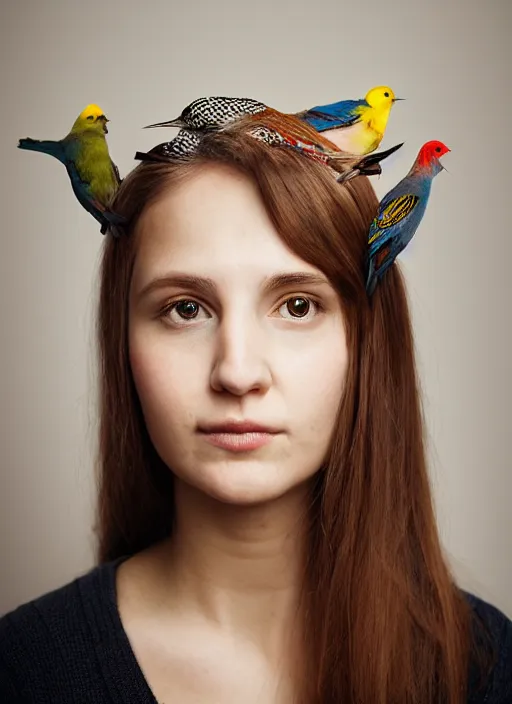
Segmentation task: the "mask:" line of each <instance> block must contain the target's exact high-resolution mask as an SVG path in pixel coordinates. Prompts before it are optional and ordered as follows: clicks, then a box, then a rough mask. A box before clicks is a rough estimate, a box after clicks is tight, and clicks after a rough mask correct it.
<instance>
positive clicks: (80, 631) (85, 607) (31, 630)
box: [0, 560, 120, 702]
mask: <svg viewBox="0 0 512 704" xmlns="http://www.w3.org/2000/svg"><path fill="white" fill-rule="evenodd" d="M119 561H120V560H116V561H113V562H109V563H105V564H103V565H100V566H96V567H93V568H91V569H89V570H88V571H87V572H85V573H84V574H82V575H81V576H79V577H77V578H76V579H74V580H72V581H70V582H69V583H67V584H65V585H63V586H61V587H59V588H57V589H54V590H52V591H49V592H47V593H45V594H43V595H42V596H39V597H37V598H35V599H32V600H31V601H28V602H26V603H23V604H21V605H20V606H18V607H17V608H15V609H14V610H12V611H10V612H9V613H7V614H5V615H3V616H2V617H1V618H0V700H1V701H13V702H14V701H21V692H23V691H26V693H27V695H28V694H29V691H30V690H29V689H28V688H29V687H30V684H29V683H31V684H33V683H36V682H37V683H38V685H39V686H41V689H44V688H45V687H46V686H48V688H53V686H54V687H55V688H56V689H58V688H59V687H61V688H63V689H66V687H67V686H73V681H74V682H76V681H77V680H76V678H81V677H82V676H83V677H84V678H85V680H86V681H91V679H93V678H94V677H95V675H96V674H98V679H100V676H101V673H95V671H94V666H93V663H98V654H99V653H98V648H99V649H100V650H101V649H102V648H103V647H104V644H105V643H106V642H107V641H108V640H110V641H112V638H115V637H116V632H117V631H118V627H117V623H116V604H115V568H116V565H117V563H118V562H119ZM97 669H98V668H96V670H97ZM50 678H51V681H50ZM61 691H62V690H61ZM6 694H8V695H9V697H10V698H7V699H5V695H6ZM55 701H61V699H59V698H56V699H55Z"/></svg>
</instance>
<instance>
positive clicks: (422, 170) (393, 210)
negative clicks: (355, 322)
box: [366, 140, 450, 296]
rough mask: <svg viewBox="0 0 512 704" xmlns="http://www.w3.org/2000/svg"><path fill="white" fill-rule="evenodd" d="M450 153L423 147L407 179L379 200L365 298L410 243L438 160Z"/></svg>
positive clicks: (441, 146)
mask: <svg viewBox="0 0 512 704" xmlns="http://www.w3.org/2000/svg"><path fill="white" fill-rule="evenodd" d="M449 151H450V149H448V147H447V146H446V145H445V144H443V143H442V142H438V141H435V140H434V141H431V142H427V143H426V144H424V145H423V146H422V147H421V149H420V151H419V154H418V156H417V158H416V160H415V162H414V164H413V165H412V168H411V170H410V171H409V173H408V174H407V176H406V177H405V178H404V179H402V181H400V183H398V184H397V185H396V186H395V187H394V188H393V189H392V190H391V191H390V192H389V193H388V194H387V195H385V196H384V198H383V199H382V201H381V203H380V205H379V212H378V214H377V216H376V217H375V219H374V220H373V222H372V224H371V227H370V232H369V235H368V274H367V279H366V290H367V292H368V295H370V296H371V295H372V293H373V291H374V290H375V287H376V285H377V283H378V281H379V280H380V279H381V278H382V277H383V275H384V274H385V272H386V271H387V270H388V269H389V267H390V266H391V264H393V262H394V260H395V259H396V257H397V255H398V254H400V252H402V251H403V250H404V249H405V247H406V246H407V245H408V244H409V242H410V241H411V240H412V238H413V236H414V234H415V232H416V230H417V229H418V226H419V224H420V222H421V220H422V218H423V215H424V214H425V210H426V207H427V203H428V200H429V197H430V189H431V186H432V181H433V179H434V178H435V176H437V174H438V173H439V172H440V171H442V170H443V168H444V166H443V165H442V164H441V162H440V161H439V159H440V158H441V157H442V156H444V154H446V153H447V152H449Z"/></svg>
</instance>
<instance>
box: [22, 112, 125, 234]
mask: <svg viewBox="0 0 512 704" xmlns="http://www.w3.org/2000/svg"><path fill="white" fill-rule="evenodd" d="M108 121H109V120H108V119H107V117H106V116H105V113H104V112H103V110H102V109H101V108H100V107H99V106H98V105H95V104H93V103H92V104H90V105H88V106H87V107H86V108H85V109H84V110H82V112H81V113H80V115H79V116H78V117H77V119H76V120H75V123H74V124H73V127H72V128H71V130H70V132H69V133H68V134H67V135H66V136H65V137H64V138H63V139H61V140H59V141H51V140H45V141H41V140H37V139H31V138H26V139H20V141H19V144H18V148H19V149H28V150H29V151H34V152H42V153H43V154H49V155H50V156H53V157H55V158H56V159H58V160H59V161H60V162H62V163H63V164H64V166H65V167H66V170H67V172H68V175H69V178H70V181H71V186H72V188H73V191H74V194H75V196H76V197H77V199H78V201H79V202H80V204H81V205H82V206H83V207H84V208H85V209H86V210H87V212H89V213H90V214H91V215H92V216H93V217H95V218H96V220H97V221H98V222H99V223H100V224H101V232H102V233H105V232H106V231H107V229H108V227H109V225H111V224H119V223H120V222H122V220H121V218H119V217H118V216H116V215H115V213H112V212H110V211H109V203H110V202H111V200H112V198H113V196H114V194H115V193H116V191H117V189H118V187H119V184H120V183H121V178H120V176H119V170H118V168H117V166H116V165H115V164H114V162H113V161H112V159H111V158H110V154H109V151H108V145H107V140H106V138H105V135H106V134H108V129H107V122H108Z"/></svg>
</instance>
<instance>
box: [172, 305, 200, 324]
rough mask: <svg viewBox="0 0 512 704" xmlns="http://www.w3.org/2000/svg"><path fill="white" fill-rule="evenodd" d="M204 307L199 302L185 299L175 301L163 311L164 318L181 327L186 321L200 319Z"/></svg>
mask: <svg viewBox="0 0 512 704" xmlns="http://www.w3.org/2000/svg"><path fill="white" fill-rule="evenodd" d="M201 310H202V306H201V305H199V303H197V301H192V300H189V299H183V300H181V301H174V303H171V304H170V305H168V306H167V307H166V308H165V309H164V310H163V311H162V316H163V317H166V318H169V320H170V321H171V322H172V323H176V324H177V325H180V324H182V323H183V321H186V320H195V319H196V318H198V317H199V313H200V311H201Z"/></svg>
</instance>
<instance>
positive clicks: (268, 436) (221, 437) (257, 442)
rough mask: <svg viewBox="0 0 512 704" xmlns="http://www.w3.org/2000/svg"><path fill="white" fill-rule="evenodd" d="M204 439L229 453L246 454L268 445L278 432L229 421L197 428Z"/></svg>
mask: <svg viewBox="0 0 512 704" xmlns="http://www.w3.org/2000/svg"><path fill="white" fill-rule="evenodd" d="M199 432H200V433H201V434H202V435H203V437H204V439H205V440H206V441H207V442H209V443H210V444H211V445H215V447H220V448H222V449H224V450H229V451H230V452H248V451H250V450H257V449H258V448H259V447H263V446H264V445H268V444H269V443H270V442H272V439H273V438H274V436H275V435H277V434H278V433H279V432H281V431H279V430H277V429H276V428H274V427H268V426H264V425H261V424H259V423H255V422H253V421H237V420H230V421H224V422H223V423H215V424H207V425H203V426H200V427H199Z"/></svg>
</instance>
